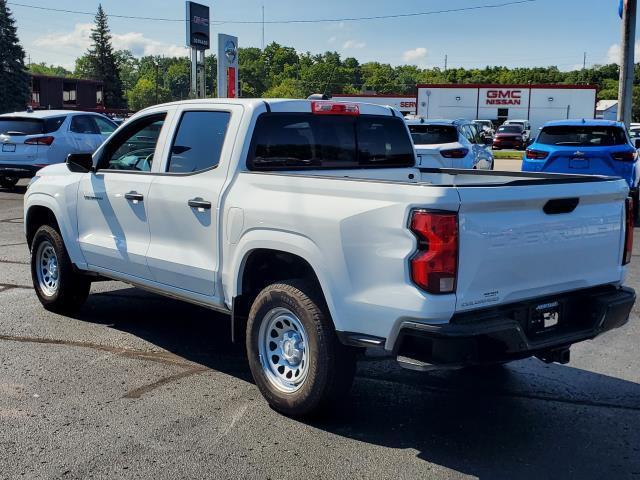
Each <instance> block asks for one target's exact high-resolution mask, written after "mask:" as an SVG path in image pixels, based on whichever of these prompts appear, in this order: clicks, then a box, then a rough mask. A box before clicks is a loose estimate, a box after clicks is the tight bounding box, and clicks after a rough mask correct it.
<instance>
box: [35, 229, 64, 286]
mask: <svg viewBox="0 0 640 480" xmlns="http://www.w3.org/2000/svg"><path fill="white" fill-rule="evenodd" d="M36 274H37V277H38V286H39V287H40V291H41V292H42V293H43V294H44V295H46V296H47V297H52V296H54V295H55V294H56V292H57V291H58V284H59V282H60V269H59V264H58V256H57V255H56V251H55V249H54V248H53V245H52V244H51V242H49V241H48V240H45V241H43V242H42V243H40V244H39V245H38V250H37V251H36Z"/></svg>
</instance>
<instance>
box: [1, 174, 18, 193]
mask: <svg viewBox="0 0 640 480" xmlns="http://www.w3.org/2000/svg"><path fill="white" fill-rule="evenodd" d="M18 180H19V179H18V178H16V177H0V187H2V188H7V189H9V190H11V189H12V188H13V187H15V186H16V184H17V183H18Z"/></svg>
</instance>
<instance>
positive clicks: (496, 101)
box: [486, 90, 522, 105]
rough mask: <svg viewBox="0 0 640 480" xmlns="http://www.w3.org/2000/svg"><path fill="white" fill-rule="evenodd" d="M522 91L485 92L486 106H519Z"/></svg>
mask: <svg viewBox="0 0 640 480" xmlns="http://www.w3.org/2000/svg"><path fill="white" fill-rule="evenodd" d="M521 103H522V90H487V103H486V104H487V105H520V104H521Z"/></svg>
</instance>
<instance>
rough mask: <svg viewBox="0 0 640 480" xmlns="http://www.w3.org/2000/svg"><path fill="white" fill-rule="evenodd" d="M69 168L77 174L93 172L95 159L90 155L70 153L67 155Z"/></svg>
mask: <svg viewBox="0 0 640 480" xmlns="http://www.w3.org/2000/svg"><path fill="white" fill-rule="evenodd" d="M66 163H67V168H68V169H69V171H71V172H75V173H87V172H92V171H93V157H92V156H91V154H90V153H70V154H69V155H67V161H66Z"/></svg>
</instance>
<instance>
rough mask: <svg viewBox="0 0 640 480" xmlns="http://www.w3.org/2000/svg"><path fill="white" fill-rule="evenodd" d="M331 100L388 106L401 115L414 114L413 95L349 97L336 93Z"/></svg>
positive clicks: (361, 95) (414, 102)
mask: <svg viewBox="0 0 640 480" xmlns="http://www.w3.org/2000/svg"><path fill="white" fill-rule="evenodd" d="M331 98H332V99H333V100H337V101H341V102H367V103H373V104H375V105H382V106H385V105H388V106H390V107H393V108H395V109H397V110H399V111H400V112H402V114H403V115H415V114H416V97H415V96H414V95H382V94H381V95H373V94H371V95H366V94H358V95H349V94H345V93H336V94H335V95H332V97H331Z"/></svg>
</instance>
